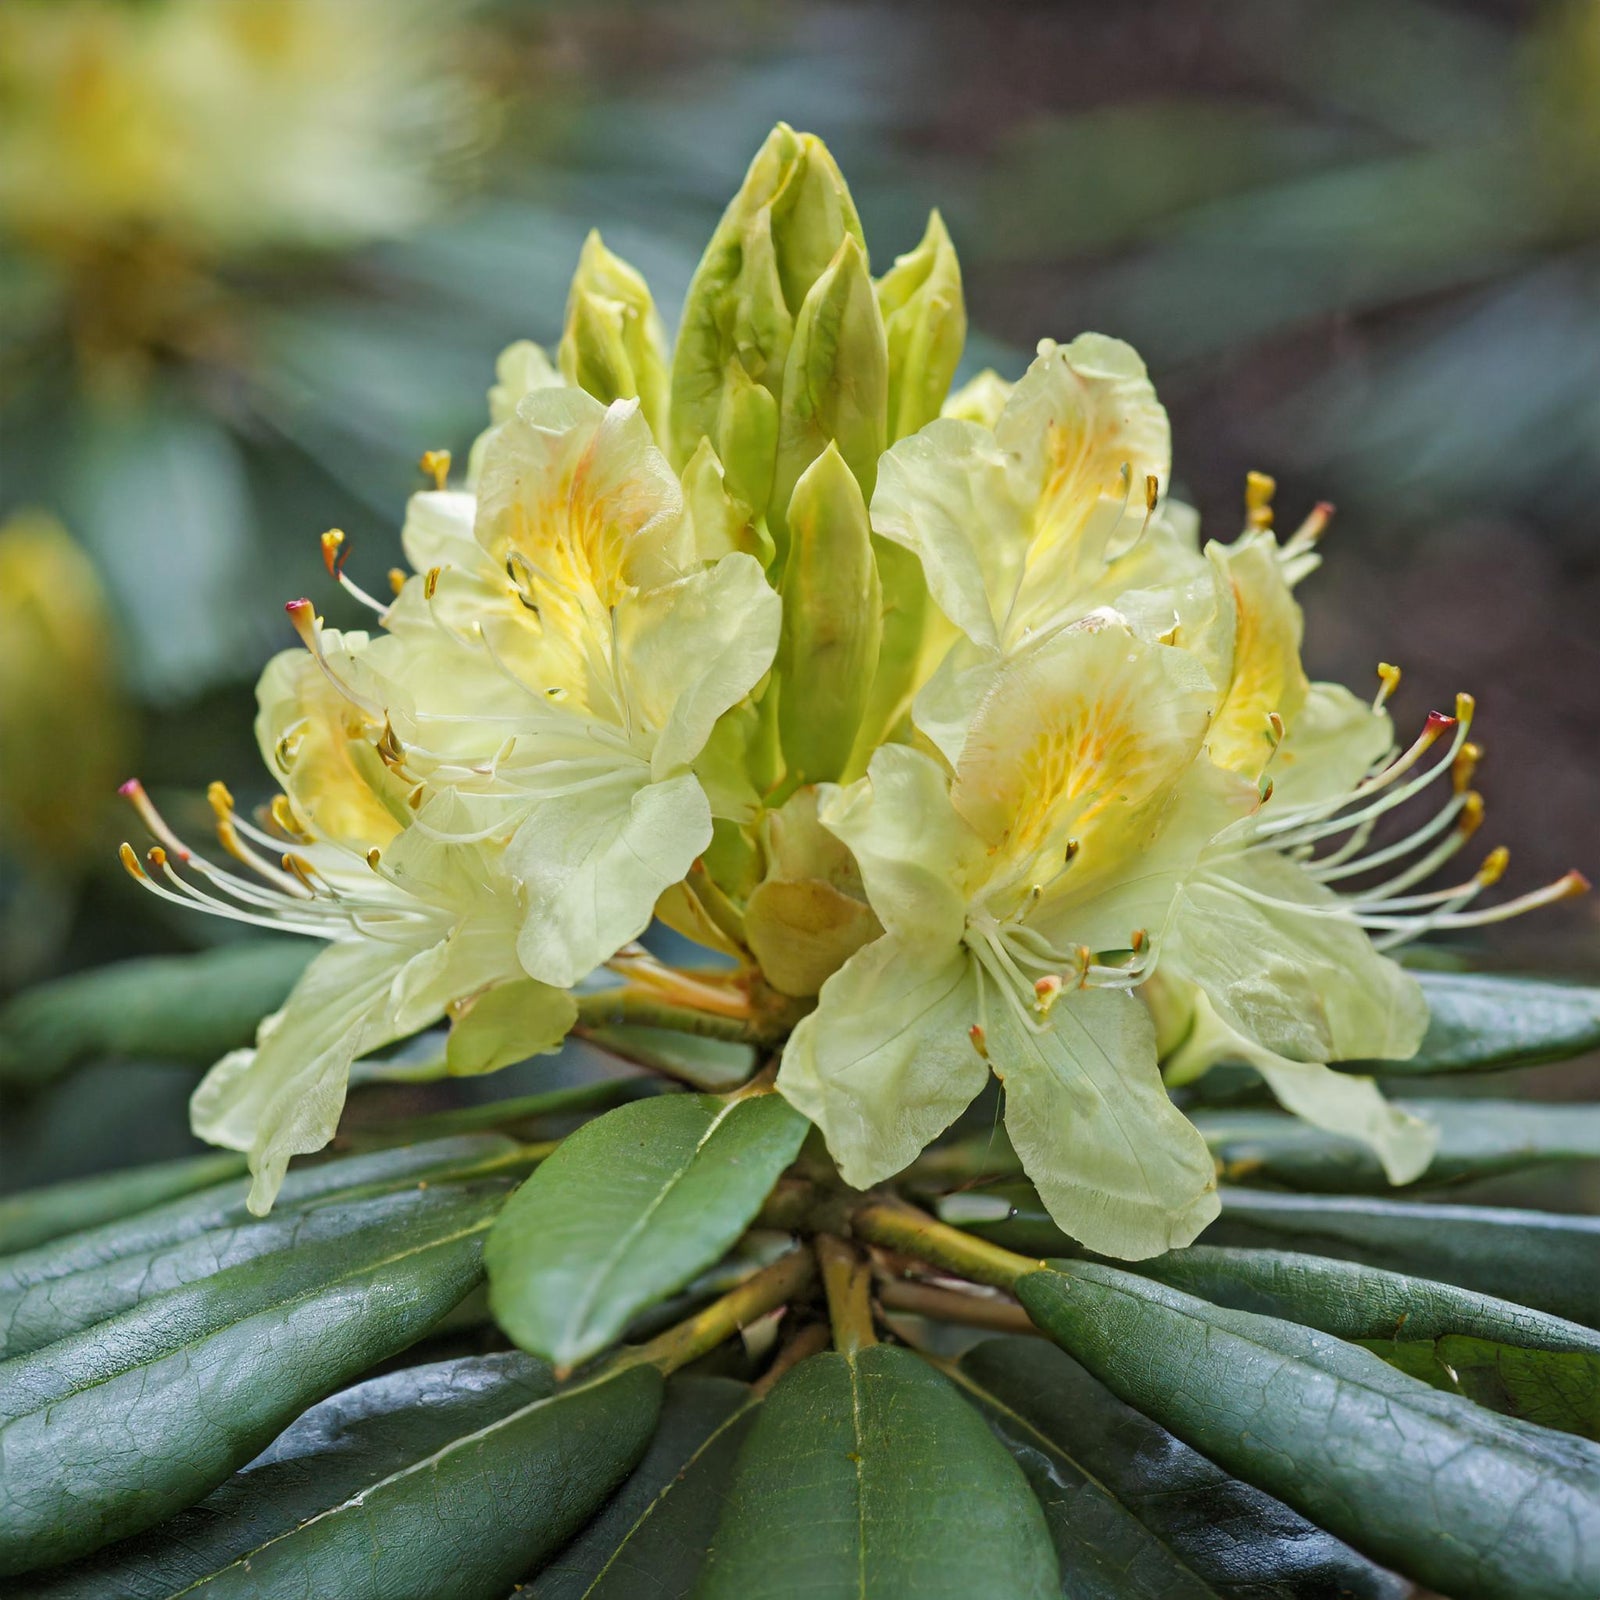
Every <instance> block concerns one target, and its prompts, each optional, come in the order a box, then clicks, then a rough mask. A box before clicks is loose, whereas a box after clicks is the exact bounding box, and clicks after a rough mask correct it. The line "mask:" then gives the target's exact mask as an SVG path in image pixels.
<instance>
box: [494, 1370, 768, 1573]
mask: <svg viewBox="0 0 1600 1600" xmlns="http://www.w3.org/2000/svg"><path fill="white" fill-rule="evenodd" d="M756 1405H757V1401H756V1399H755V1396H754V1394H753V1393H752V1391H751V1389H750V1387H749V1385H748V1384H743V1383H735V1382H734V1381H733V1380H732V1379H731V1378H681V1377H680V1378H674V1379H673V1380H672V1381H671V1382H670V1383H669V1384H668V1385H667V1399H666V1404H665V1405H664V1406H663V1407H662V1409H661V1425H660V1426H659V1427H658V1428H657V1429H656V1436H655V1438H654V1439H653V1440H652V1441H651V1443H650V1448H649V1449H648V1450H647V1451H646V1452H645V1454H644V1458H643V1460H641V1461H640V1463H639V1465H638V1466H637V1467H635V1468H634V1471H633V1475H632V1476H631V1477H630V1478H629V1479H628V1481H627V1482H626V1483H625V1484H623V1486H622V1487H621V1488H620V1489H619V1490H617V1492H616V1494H615V1495H613V1496H612V1498H611V1500H610V1501H609V1502H608V1504H607V1505H606V1508H605V1510H604V1511H602V1512H601V1513H600V1515H599V1516H598V1517H596V1518H595V1519H594V1521H593V1522H591V1523H590V1524H589V1526H588V1527H587V1528H585V1529H584V1530H583V1532H582V1533H581V1534H579V1536H578V1537H577V1538H576V1539H574V1540H573V1542H572V1543H571V1544H569V1545H568V1546H567V1548H566V1549H565V1550H563V1551H562V1552H561V1554H560V1555H559V1556H557V1557H556V1559H555V1560H554V1561H552V1562H551V1563H550V1565H549V1566H548V1567H546V1568H545V1569H544V1570H543V1571H542V1572H541V1573H540V1574H539V1576H538V1577H537V1578H535V1579H534V1580H533V1581H532V1582H531V1583H529V1584H527V1585H526V1586H525V1590H524V1592H525V1593H527V1594H528V1595H529V1596H530V1597H531V1600H687V1597H688V1596H689V1595H690V1594H691V1593H693V1590H694V1585H695V1580H696V1579H697V1578H698V1577H699V1575H700V1569H701V1568H702V1567H703V1566H704V1565H705V1559H706V1551H707V1549H708V1548H709V1546H710V1544H711V1536H712V1534H713V1533H714V1532H715V1531H716V1526H717V1514H718V1512H719V1511H720V1510H721V1509H722V1499H723V1494H724V1492H725V1491H726V1488H727V1483H728V1479H729V1477H730V1476H731V1475H732V1472H733V1463H734V1458H735V1456H736V1455H737V1454H738V1451H739V1446H740V1445H741V1444H742V1443H743V1442H744V1436H745V1434H746V1433H747V1432H748V1431H749V1427H750V1424H751V1423H752V1422H753V1421H754V1420H755V1407H756Z"/></svg>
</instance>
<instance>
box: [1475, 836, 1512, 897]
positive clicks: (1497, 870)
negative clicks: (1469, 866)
mask: <svg viewBox="0 0 1600 1600" xmlns="http://www.w3.org/2000/svg"><path fill="white" fill-rule="evenodd" d="M1510 861H1511V852H1510V851H1509V850H1508V849H1506V847H1505V846H1504V845H1503V844H1499V845H1496V846H1495V847H1494V849H1493V850H1491V851H1490V852H1489V853H1488V855H1486V856H1485V857H1484V858H1483V865H1482V866H1481V867H1479V868H1478V883H1479V885H1480V886H1481V887H1483V888H1485V889H1487V888H1489V887H1490V886H1491V885H1492V884H1496V883H1498V882H1499V881H1500V880H1501V879H1502V878H1503V877H1504V876H1505V873H1506V867H1507V866H1508V865H1509V864H1510Z"/></svg>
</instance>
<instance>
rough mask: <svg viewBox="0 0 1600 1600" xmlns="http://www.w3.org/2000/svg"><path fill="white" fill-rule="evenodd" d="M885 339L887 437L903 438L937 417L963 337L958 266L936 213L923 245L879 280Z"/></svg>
mask: <svg viewBox="0 0 1600 1600" xmlns="http://www.w3.org/2000/svg"><path fill="white" fill-rule="evenodd" d="M878 306H879V309H880V310H881V311H882V313H883V327H884V333H885V335H886V336H887V338H888V343H889V438H890V440H891V441H893V440H895V439H903V438H905V437H906V435H907V434H910V433H915V432H916V431H917V429H918V428H920V427H922V426H923V425H924V424H926V423H929V422H932V421H933V419H934V418H935V417H936V416H938V415H939V408H940V407H941V406H942V405H943V404H944V400H945V396H946V395H947V394H948V393H949V392H950V380H951V379H952V378H953V377H954V376H955V372H956V367H957V365H958V364H959V363H960V360H961V347H962V345H963V344H964V343H965V342H966V337H967V307H966V302H965V301H964V300H963V299H962V296H961V265H960V263H959V262H958V261H957V260H956V252H955V246H954V245H952V244H951V243H950V235H949V234H948V233H946V232H945V226H944V221H943V219H942V218H941V217H940V215H939V213H938V212H937V211H935V212H933V213H932V214H931V215H930V216H929V217H928V231H927V232H926V233H925V234H923V236H922V243H921V244H919V245H918V246H917V248H916V249H915V250H912V251H910V252H909V253H908V254H906V255H903V256H899V257H897V258H896V260H895V264H894V265H893V266H892V267H891V268H890V269H889V271H887V272H886V273H884V275H883V276H882V277H881V278H879V279H878Z"/></svg>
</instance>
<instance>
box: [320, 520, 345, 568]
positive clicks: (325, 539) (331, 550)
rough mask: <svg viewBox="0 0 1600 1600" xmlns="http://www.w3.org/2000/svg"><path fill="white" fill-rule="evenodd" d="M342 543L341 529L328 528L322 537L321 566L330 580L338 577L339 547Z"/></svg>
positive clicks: (342, 532)
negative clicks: (326, 571) (324, 568)
mask: <svg viewBox="0 0 1600 1600" xmlns="http://www.w3.org/2000/svg"><path fill="white" fill-rule="evenodd" d="M343 543H344V529H343V528H329V529H328V531H327V532H326V533H325V534H323V536H322V564H323V566H325V567H326V568H327V569H328V576H329V577H330V578H337V577H338V576H339V547H340V546H341V545H342V544H343Z"/></svg>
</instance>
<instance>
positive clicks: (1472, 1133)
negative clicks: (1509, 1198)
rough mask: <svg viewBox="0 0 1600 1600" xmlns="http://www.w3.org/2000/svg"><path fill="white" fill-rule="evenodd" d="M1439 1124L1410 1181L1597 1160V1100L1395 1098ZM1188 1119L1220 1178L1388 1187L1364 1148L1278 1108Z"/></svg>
mask: <svg viewBox="0 0 1600 1600" xmlns="http://www.w3.org/2000/svg"><path fill="white" fill-rule="evenodd" d="M1396 1104H1397V1106H1398V1108H1399V1109H1400V1110H1402V1111H1409V1112H1410V1113H1412V1115H1414V1116H1418V1117H1422V1118H1423V1119H1424V1120H1426V1121H1427V1122H1430V1123H1432V1124H1433V1126H1434V1127H1436V1128H1437V1129H1438V1130H1439V1147H1438V1150H1437V1151H1436V1152H1435V1154H1434V1157H1433V1160H1432V1161H1431V1162H1430V1163H1429V1165H1428V1169H1427V1171H1426V1172H1425V1173H1423V1175H1422V1176H1421V1177H1420V1178H1419V1179H1417V1180H1416V1183H1415V1185H1412V1186H1411V1187H1416V1188H1422V1187H1429V1186H1432V1185H1434V1184H1441V1183H1459V1182H1463V1181H1467V1180H1470V1179H1475V1178H1487V1177H1492V1176H1494V1175H1495V1174H1497V1173H1502V1172H1514V1171H1517V1170H1518V1169H1519V1168H1523V1167H1532V1166H1540V1165H1543V1164H1546V1163H1551V1162H1564V1161H1592V1160H1600V1105H1532V1104H1528V1103H1526V1102H1522V1101H1515V1100H1402V1101H1398V1102H1396ZM1191 1120H1192V1121H1193V1122H1194V1124H1195V1126H1196V1127H1197V1128H1199V1130H1200V1131H1201V1133H1203V1134H1204V1135H1205V1139H1206V1143H1207V1144H1209V1145H1210V1146H1211V1152H1212V1154H1213V1155H1214V1156H1215V1157H1216V1159H1217V1161H1218V1162H1219V1163H1220V1164H1221V1169H1222V1177H1223V1179H1224V1180H1225V1181H1226V1182H1228V1183H1250V1184H1257V1183H1261V1184H1276V1185H1280V1186H1282V1187H1284V1188H1289V1189H1301V1190H1314V1191H1317V1192H1320V1193H1325V1194H1355V1193H1369V1194H1382V1193H1388V1192H1390V1191H1391V1188H1392V1186H1391V1185H1390V1183H1389V1180H1388V1179H1387V1178H1386V1177H1385V1176H1384V1171H1383V1167H1382V1166H1381V1164H1380V1163H1379V1161H1378V1158H1377V1156H1376V1154H1375V1153H1374V1152H1373V1150H1372V1148H1371V1146H1369V1145H1366V1144H1363V1143H1361V1142H1360V1141H1359V1140H1356V1139H1346V1138H1341V1137H1340V1136H1339V1135H1337V1134H1333V1133H1327V1132H1325V1131H1324V1130H1322V1129H1321V1128H1314V1127H1312V1126H1311V1124H1310V1123H1308V1122H1302V1121H1301V1120H1300V1119H1299V1118H1298V1117H1292V1116H1289V1115H1287V1114H1286V1113H1284V1112H1278V1111H1249V1110H1241V1111H1196V1112H1194V1113H1193V1114H1192V1118H1191Z"/></svg>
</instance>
